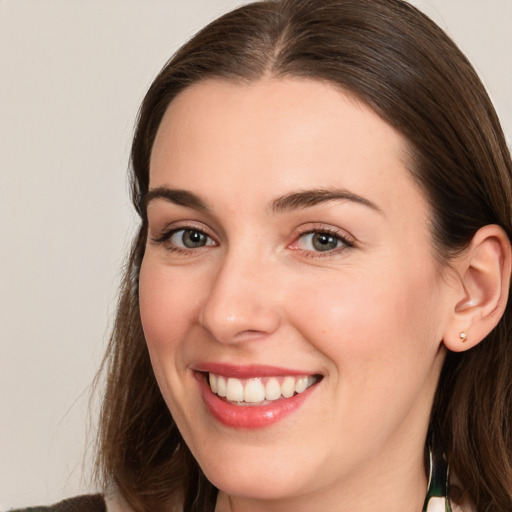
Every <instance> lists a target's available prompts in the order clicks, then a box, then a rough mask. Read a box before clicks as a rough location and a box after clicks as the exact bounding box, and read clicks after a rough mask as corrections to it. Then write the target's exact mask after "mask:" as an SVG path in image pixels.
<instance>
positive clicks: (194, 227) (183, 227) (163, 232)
mask: <svg viewBox="0 0 512 512" xmlns="http://www.w3.org/2000/svg"><path fill="white" fill-rule="evenodd" d="M187 230H190V231H200V232H201V233H203V234H204V235H205V236H207V237H208V238H209V239H211V240H213V242H214V243H213V244H208V245H207V246H206V247H212V246H217V245H218V241H217V239H216V237H215V236H213V235H212V234H211V230H210V229H208V228H207V226H205V225H204V224H202V223H200V222H196V221H179V222H173V223H171V224H168V225H166V226H165V227H164V228H163V229H160V230H158V234H157V235H154V236H151V235H150V236H149V239H150V240H151V242H153V243H155V244H157V245H158V244H165V243H166V242H168V241H169V240H170V238H171V237H172V236H173V235H174V234H175V233H177V232H178V231H187ZM173 247H174V248H175V249H176V250H183V251H197V249H198V248H194V249H192V248H184V247H177V246H173Z"/></svg>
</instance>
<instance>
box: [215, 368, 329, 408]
mask: <svg viewBox="0 0 512 512" xmlns="http://www.w3.org/2000/svg"><path fill="white" fill-rule="evenodd" d="M320 378H321V377H320V376H319V375H297V376H282V377H253V378H249V379H238V378H236V377H224V376H223V375H218V374H215V373H211V372H209V373H208V374H207V380H208V382H209V385H210V389H211V390H212V392H213V393H215V394H216V395H217V396H219V397H221V398H225V399H226V400H227V401H228V402H231V403H233V404H236V405H267V404H270V403H272V402H274V401H276V400H281V399H283V398H291V397H292V396H294V395H297V394H300V393H303V392H304V391H306V389H308V388H309V387H311V386H312V385H313V384H315V383H316V382H318V380H319V379H320Z"/></svg>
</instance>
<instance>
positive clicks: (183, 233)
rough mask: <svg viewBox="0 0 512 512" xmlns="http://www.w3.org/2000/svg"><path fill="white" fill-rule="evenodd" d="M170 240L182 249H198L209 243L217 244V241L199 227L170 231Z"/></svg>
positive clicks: (173, 244)
mask: <svg viewBox="0 0 512 512" xmlns="http://www.w3.org/2000/svg"><path fill="white" fill-rule="evenodd" d="M168 242H169V243H170V244H171V245H172V246H174V247H178V248H180V249H197V248H199V247H205V246H207V245H215V242H214V241H213V240H212V239H211V238H210V237H209V236H208V235H207V234H206V233H203V232H202V231H200V230H199V229H190V228H189V229H186V228H185V229H178V230H175V231H173V232H172V233H170V236H169V237H168Z"/></svg>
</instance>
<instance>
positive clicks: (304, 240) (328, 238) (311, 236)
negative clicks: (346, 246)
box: [299, 232, 343, 252]
mask: <svg viewBox="0 0 512 512" xmlns="http://www.w3.org/2000/svg"><path fill="white" fill-rule="evenodd" d="M299 244H300V247H301V249H304V250H306V251H318V252H326V251H332V250H334V249H337V248H338V247H340V246H341V245H342V244H343V242H342V241H341V240H340V239H339V238H338V237H337V236H335V235H331V234H330V233H319V232H313V233H306V234H305V235H303V236H301V237H300V240H299Z"/></svg>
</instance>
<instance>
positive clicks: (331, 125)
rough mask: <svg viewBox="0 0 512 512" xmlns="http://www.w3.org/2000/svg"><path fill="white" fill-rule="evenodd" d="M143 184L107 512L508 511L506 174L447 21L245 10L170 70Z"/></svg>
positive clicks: (279, 6)
mask: <svg viewBox="0 0 512 512" xmlns="http://www.w3.org/2000/svg"><path fill="white" fill-rule="evenodd" d="M132 169H133V176H132V184H133V188H132V197H133V202H134V205H135V207H136V209H137V211H138V213H139V215H140V218H141V225H140V229H139V232H138V234H137V236H136V238H135V241H134V244H133V248H132V251H131V255H130V258H129V261H128V265H127V269H126V274H125V279H124V285H123V289H122V292H121V299H120V304H119V310H118V316H117V320H116V324H115V328H114V333H113V336H112V339H111V343H110V346H109V349H108V353H107V357H106V359H105V368H106V369H107V374H108V385H107V392H106V397H105V401H104V406H103V411H102V417H101V425H100V427H101V428H100V445H99V457H98V471H99V474H100V476H101V477H102V481H103V483H104V486H105V489H106V497H107V505H108V507H109V509H111V510H135V511H143V510H151V511H155V510H169V511H171V510H185V511H213V510H215V511H217V512H224V511H261V510H268V511H274V510H276V511H278V510H279V511H280V510H287V511H288V510H294V511H302V510H307V511H311V510H322V511H330V510H333V511H334V510H336V511H346V510H347V511H348V510H350V511H356V512H357V511H369V510H376V509H379V510H403V511H409V510H411V511H420V510H426V511H429V512H432V511H434V510H450V507H452V510H464V511H469V510H475V511H479V512H481V511H500V512H504V511H507V510H511V509H512V436H511V427H510V425H511V421H512V410H511V385H510V374H511V371H512V361H511V358H512V356H511V350H510V346H509V345H510V342H509V340H510V332H509V317H510V306H508V305H507V300H508V295H509V282H510V270H511V247H510V237H511V234H512V226H511V214H510V208H511V206H510V205H511V204H512V186H511V171H512V164H511V160H510V155H509V153H508V150H507V146H506V143H505V140H504V137H503V133H502V131H501V128H500V126H499V122H498V120H497V117H496V114H495V112H494V110H493V108H492V105H491V103H490V101H489V99H488V97H487V95H486V93H485V91H484V89H483V87H482V85H481V83H480V81H479V79H478V78H477V76H476V74H475V72H474V70H473V69H472V67H471V66H470V64H469V63H468V62H467V60H466V59H465V58H464V57H463V55H462V54H461V53H460V51H459V50H458V49H457V48H456V47H455V46H454V44H453V43H452V42H451V41H450V40H449V39H448V38H447V36H446V35H445V34H444V33H443V32H442V31H441V30H440V29H439V28H438V27H437V26H435V25H434V24H433V23H432V22H431V21H430V20H428V19H427V18H426V17H425V16H424V15H422V14H421V13H419V12H418V11H417V10H416V9H414V8H413V7H411V6H410V5H409V4H407V3H406V2H404V1H402V0H357V1H353V0H326V1H322V2H318V1H314V0H283V1H275V2H274V1H272V2H262V3H255V4H250V5H247V6H245V7H241V8H239V9H237V10H235V11H233V12H232V13H229V14H227V15H225V16H223V17H222V18H219V19H218V20H217V21H215V22H213V23H212V24H211V25H209V26H208V27H206V28H205V29H204V30H202V31H201V32H200V33H199V34H198V35H196V36H195V37H194V38H193V39H192V40H191V41H190V42H189V43H187V44H186V45H185V46H184V47H183V48H182V49H181V50H180V51H179V52H178V53H177V54H176V55H175V56H174V57H173V59H171V61H170V62H169V63H168V64H167V65H166V66H165V67H164V69H163V70H162V71H161V73H160V74H159V75H158V77H157V78H156V79H155V81H154V83H153V85H152V86H151V88H150V90H149V92H148V94H147V95H146V98H145V99H144V102H143V104H142V107H141V111H140V116H139V120H138V124H137V128H136V133H135V138H134V142H133V147H132ZM448 468H449V472H448ZM447 497H448V499H447Z"/></svg>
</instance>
